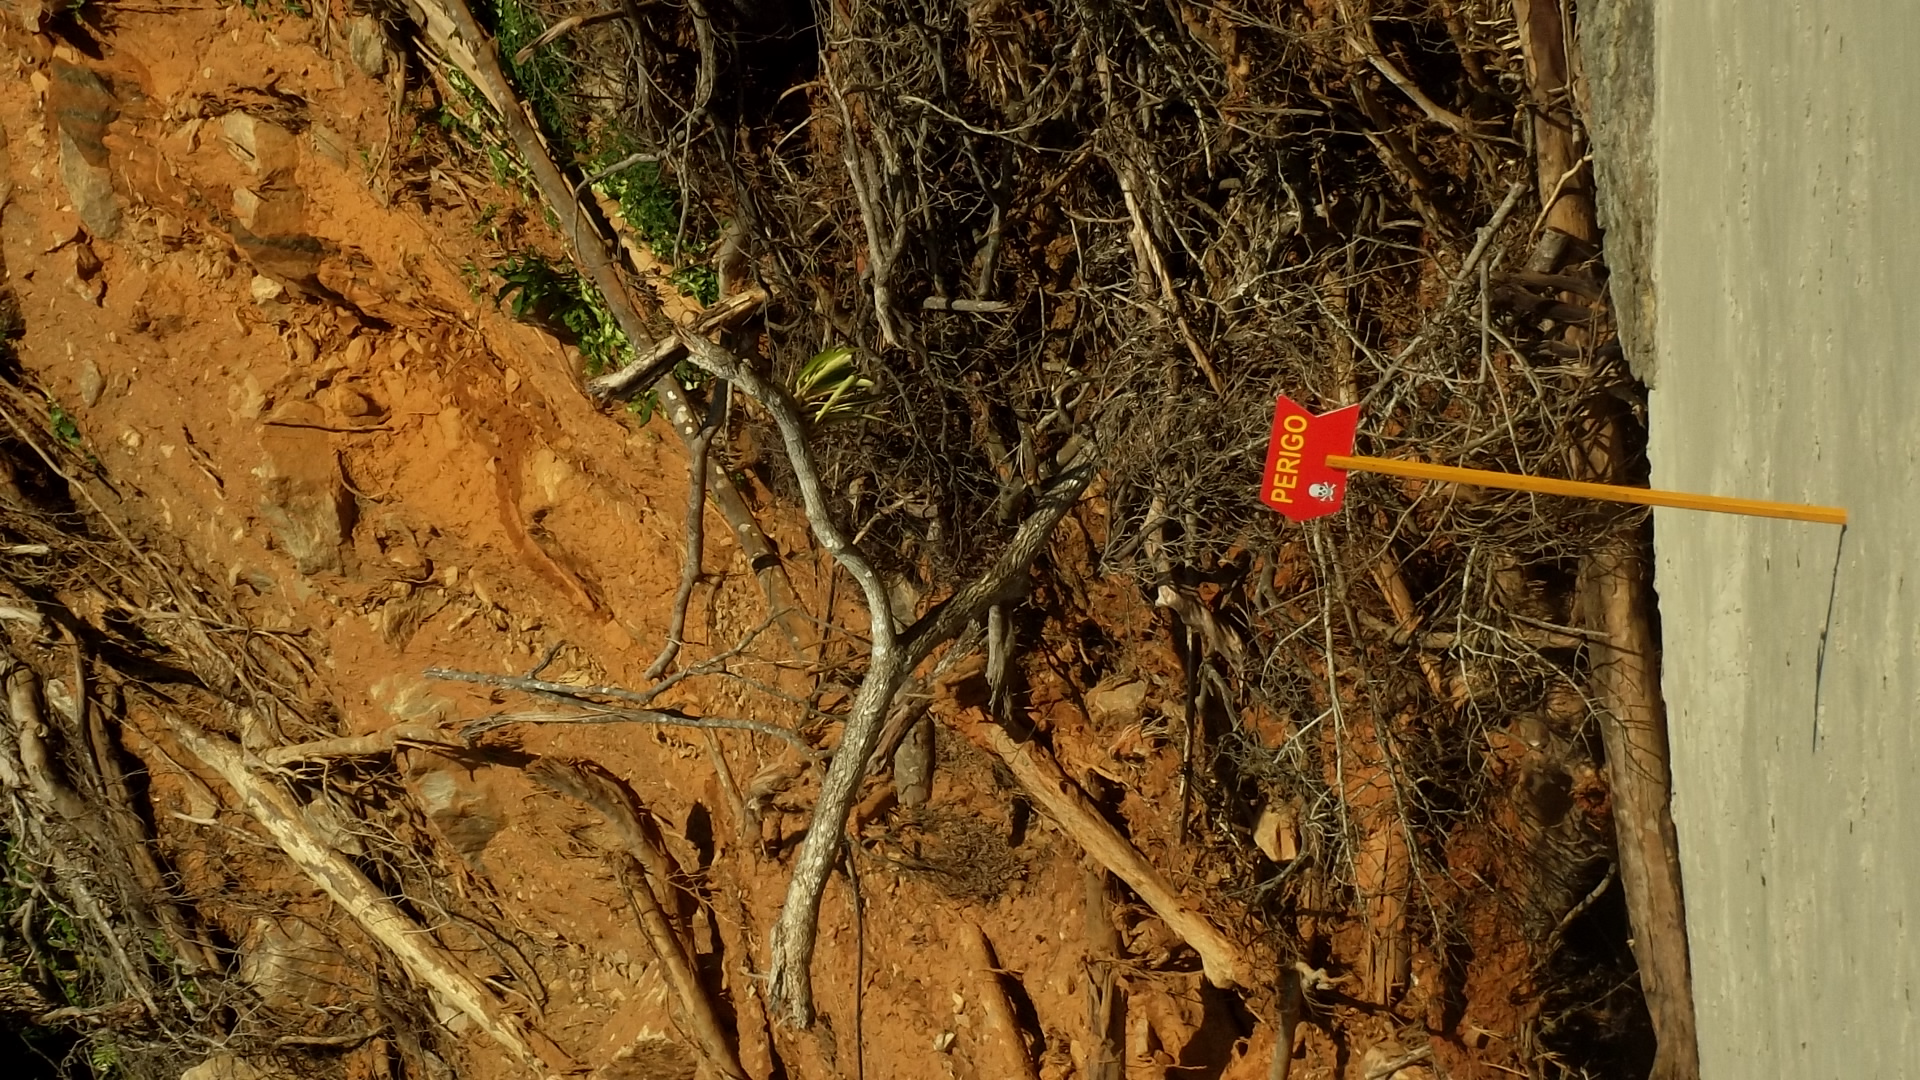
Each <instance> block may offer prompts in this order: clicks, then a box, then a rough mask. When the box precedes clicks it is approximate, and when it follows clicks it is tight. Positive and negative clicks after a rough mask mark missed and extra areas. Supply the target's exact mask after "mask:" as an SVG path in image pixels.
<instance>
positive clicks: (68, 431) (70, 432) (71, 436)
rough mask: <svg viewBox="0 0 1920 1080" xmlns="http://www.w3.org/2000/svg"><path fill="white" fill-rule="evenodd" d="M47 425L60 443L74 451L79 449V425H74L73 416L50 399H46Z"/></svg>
mask: <svg viewBox="0 0 1920 1080" xmlns="http://www.w3.org/2000/svg"><path fill="white" fill-rule="evenodd" d="M47 423H48V425H49V426H50V427H52V428H53V434H54V435H55V437H57V438H58V439H59V440H60V441H61V442H63V443H66V444H67V445H68V446H70V447H72V448H73V449H75V450H78V449H80V425H79V424H76V423H74V422H73V416H72V415H71V414H70V413H68V412H67V410H65V409H63V408H61V407H60V403H59V402H57V401H55V400H53V399H52V398H48V399H47Z"/></svg>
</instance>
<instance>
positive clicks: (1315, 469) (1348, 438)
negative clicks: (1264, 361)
mask: <svg viewBox="0 0 1920 1080" xmlns="http://www.w3.org/2000/svg"><path fill="white" fill-rule="evenodd" d="M1359 425H1360V406H1358V405H1349V406H1347V407H1346V408H1344V409H1335V410H1334V411H1333V412H1330V413H1326V414H1325V415H1322V416H1315V415H1314V414H1312V413H1310V412H1308V411H1307V410H1306V409H1305V408H1302V407H1301V406H1300V405H1299V404H1298V403H1296V402H1295V401H1294V400H1293V399H1292V398H1289V397H1287V396H1286V395H1285V394H1282V395H1280V400H1279V402H1278V403H1276V404H1275V405H1274V408H1273V441H1271V442H1269V443H1268V444H1267V475H1266V479H1265V480H1264V481H1262V482H1261V484H1260V501H1261V502H1264V503H1266V504H1267V505H1268V506H1271V507H1273V508H1274V509H1275V510H1278V511H1280V512H1281V513H1282V514H1285V515H1286V516H1287V519H1288V520H1289V521H1311V520H1313V519H1314V518H1317V517H1325V516H1326V515H1328V514H1331V513H1333V512H1334V511H1336V510H1338V509H1340V504H1341V503H1342V502H1344V501H1345V500H1346V497H1347V474H1346V471H1345V470H1344V469H1336V468H1333V467H1332V466H1330V465H1328V464H1327V455H1328V454H1343V455H1344V454H1351V453H1353V434H1354V429H1355V428H1357V427H1359Z"/></svg>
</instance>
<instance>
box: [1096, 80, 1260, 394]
mask: <svg viewBox="0 0 1920 1080" xmlns="http://www.w3.org/2000/svg"><path fill="white" fill-rule="evenodd" d="M1093 63H1094V69H1095V70H1096V71H1098V72H1099V74H1100V85H1101V88H1102V89H1103V90H1104V91H1105V93H1106V98H1107V108H1108V109H1109V110H1112V109H1113V107H1114V105H1113V71H1112V67H1111V65H1110V64H1108V62H1107V54H1106V53H1104V52H1097V53H1095V54H1094V57H1093ZM1109 164H1111V166H1112V167H1113V175H1114V177H1115V179H1117V180H1119V181H1120V197H1121V199H1122V200H1123V201H1124V202H1125V203H1126V204H1127V216H1128V217H1129V218H1131V219H1132V221H1133V246H1134V250H1135V251H1137V252H1139V253H1140V254H1142V255H1145V256H1146V259H1147V265H1148V266H1150V267H1152V269H1153V277H1154V280H1155V281H1156V282H1158V283H1159V285H1160V299H1161V301H1162V302H1163V303H1165V304H1166V306H1167V314H1169V315H1172V316H1173V321H1174V325H1176V326H1177V327H1179V329H1180V338H1181V340H1182V341H1184V342H1185V343H1186V346H1187V352H1188V353H1189V354H1191V355H1192V356H1193V362H1194V363H1195V364H1198V365H1199V367H1200V370H1201V371H1202V372H1203V373H1205V375H1206V376H1207V382H1208V383H1209V384H1210V385H1212V387H1213V392H1214V393H1216V394H1225V393H1226V392H1227V384H1226V382H1225V380H1223V379H1221V378H1220V372H1219V370H1218V369H1216V368H1215V367H1214V366H1213V358H1212V357H1210V356H1208V355H1207V350H1206V349H1205V348H1203V347H1202V346H1201V344H1200V338H1199V337H1198V336H1196V335H1195V334H1194V332H1193V327H1192V325H1190V324H1189V323H1188V322H1187V316H1186V313H1185V312H1184V311H1183V310H1182V308H1181V304H1180V293H1179V290H1177V289H1176V288H1175V287H1174V284H1173V274H1172V272H1170V271H1169V270H1168V269H1167V260H1166V257H1165V256H1163V255H1161V254H1160V245H1159V243H1158V242H1157V241H1155V240H1154V238H1153V230H1152V229H1149V228H1148V227H1147V215H1146V212H1145V211H1143V210H1142V209H1141V207H1140V197H1139V196H1138V195H1137V194H1135V188H1136V187H1137V186H1138V181H1137V180H1136V179H1135V177H1134V175H1133V165H1132V163H1131V162H1126V161H1110V162H1109Z"/></svg>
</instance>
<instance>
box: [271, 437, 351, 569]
mask: <svg viewBox="0 0 1920 1080" xmlns="http://www.w3.org/2000/svg"><path fill="white" fill-rule="evenodd" d="M261 442H262V443H263V444H264V445H265V447H266V450H267V460H266V461H265V463H263V464H262V465H261V466H260V467H259V468H258V469H255V470H254V474H255V475H256V476H258V477H259V478H260V488H261V499H260V515H261V517H263V518H264V519H266V522H267V525H268V526H269V527H271V528H272V529H273V534H274V537H275V538H276V539H278V540H279V541H280V546H281V547H283V548H285V549H286V552H287V554H288V555H290V556H292V557H293V564H294V566H295V567H296V568H297V569H298V570H299V571H300V572H301V573H303V574H321V573H339V572H340V571H341V569H342V568H343V563H342V561H341V554H340V546H341V544H343V543H344V542H345V541H346V539H347V532H348V530H349V529H351V528H352V525H353V518H352V507H353V504H352V502H351V501H350V500H349V499H348V498H347V492H346V486H345V484H344V483H343V482H342V481H341V477H340V465H339V461H338V460H337V459H336V457H335V455H334V452H333V447H332V446H331V445H329V444H328V442H327V439H326V437H325V436H324V435H322V434H321V433H320V432H317V431H312V430H308V429H303V428H287V427H269V428H267V429H266V430H265V432H264V433H263V435H262V436H261Z"/></svg>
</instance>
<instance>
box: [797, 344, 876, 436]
mask: <svg viewBox="0 0 1920 1080" xmlns="http://www.w3.org/2000/svg"><path fill="white" fill-rule="evenodd" d="M793 396H794V397H795V398H797V399H799V401H800V404H801V406H802V407H803V408H805V409H806V410H807V411H808V412H809V413H811V414H812V415H813V422H814V423H816V424H829V423H833V422H834V421H837V420H853V419H863V418H864V419H869V420H871V419H873V416H872V415H871V414H869V413H868V412H867V411H866V410H867V406H869V405H872V404H873V402H874V393H873V380H872V379H869V378H867V377H865V376H863V375H861V374H860V369H859V367H858V366H857V365H855V364H854V362H853V348H852V347H851V346H847V345H835V346H834V347H832V348H830V349H826V350H823V351H821V352H819V353H817V354H815V355H814V357H813V359H811V360H809V361H807V362H806V364H805V365H803V366H802V367H801V368H800V374H799V376H798V377H796V378H795V379H794V381H793Z"/></svg>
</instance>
